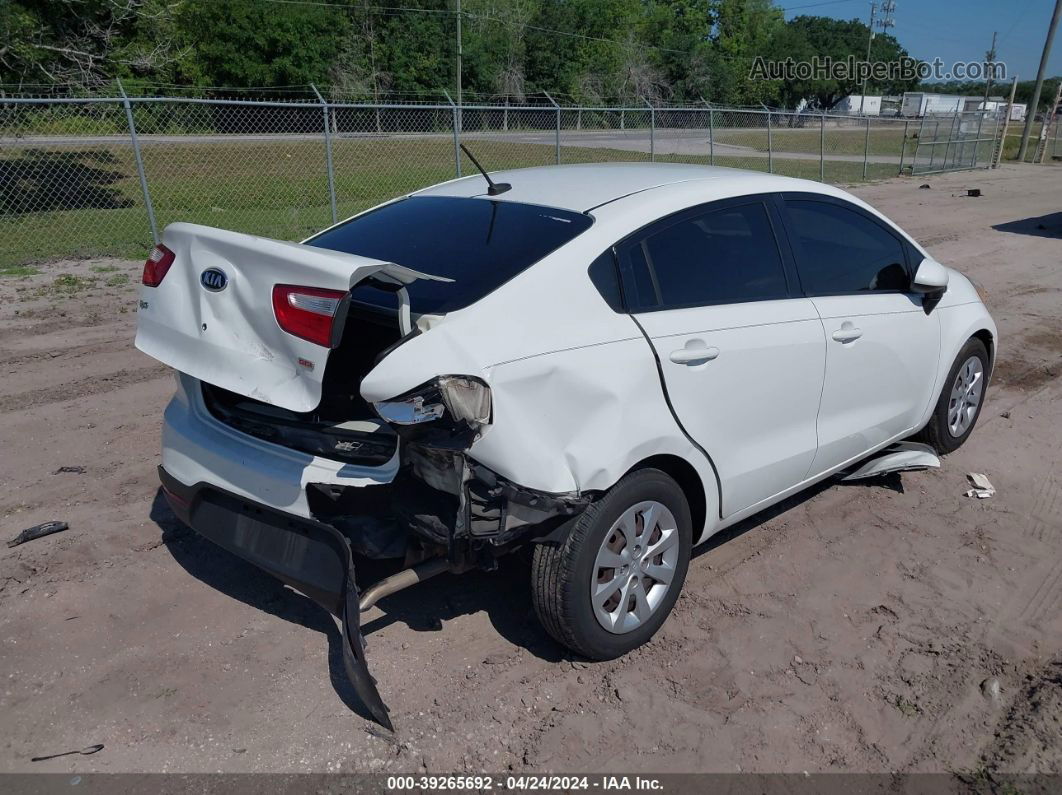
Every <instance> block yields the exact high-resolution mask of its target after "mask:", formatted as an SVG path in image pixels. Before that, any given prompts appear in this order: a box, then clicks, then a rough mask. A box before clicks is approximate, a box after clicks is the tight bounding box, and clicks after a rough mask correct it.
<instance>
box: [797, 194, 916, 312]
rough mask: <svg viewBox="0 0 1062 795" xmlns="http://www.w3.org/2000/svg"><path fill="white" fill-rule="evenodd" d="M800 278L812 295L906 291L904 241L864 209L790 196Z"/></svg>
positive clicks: (805, 290)
mask: <svg viewBox="0 0 1062 795" xmlns="http://www.w3.org/2000/svg"><path fill="white" fill-rule="evenodd" d="M785 206H786V210H787V213H788V215H789V226H790V234H791V235H792V237H793V238H794V239H793V241H792V242H793V248H794V253H795V254H796V259H797V268H798V270H799V271H800V282H801V284H802V285H803V287H804V292H806V293H807V294H808V295H836V294H839V293H858V292H875V291H877V292H883V291H884V292H892V291H897V290H899V291H906V290H908V289H909V288H910V279H909V278H908V275H907V267H906V265H905V259H904V246H903V243H902V242H901V241H900V240H899V239H898V238H897V237H896V236H894V235H893V234H892V233H890V232H889V231H888V230H886V229H885V228H884V227H882V226H881V225H880V224H877V223H875V222H874V221H872V220H870V219H869V218H867V217H866V216H864V215H863V214H862V213H859V212H856V211H855V210H849V209H847V208H846V207H842V206H840V205H837V204H831V203H828V202H820V201H814V200H804V199H786V202H785Z"/></svg>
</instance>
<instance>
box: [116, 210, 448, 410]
mask: <svg viewBox="0 0 1062 795" xmlns="http://www.w3.org/2000/svg"><path fill="white" fill-rule="evenodd" d="M162 242H163V244H164V245H165V246H166V247H167V248H169V249H170V250H171V251H172V252H173V253H174V255H175V259H174V261H173V264H172V266H171V267H170V269H169V271H168V272H167V273H166V276H165V277H164V278H163V280H162V282H161V283H160V284H159V285H158V286H157V287H147V286H143V287H141V288H140V303H139V311H138V317H137V332H136V342H135V344H136V347H137V348H139V349H140V350H141V351H143V352H144V353H146V354H147V355H148V356H151V357H153V358H155V359H158V360H159V361H160V362H162V363H163V364H167V365H169V366H170V367H173V368H174V369H176V370H180V371H181V372H184V373H187V374H188V375H190V376H192V377H194V378H198V379H199V380H201V381H206V382H207V383H209V384H214V385H216V386H219V387H222V388H223V389H227V390H229V391H230V392H236V393H238V394H240V395H244V396H245V397H249V398H252V399H254V400H259V401H262V402H265V403H271V404H273V405H275V406H280V407H282V408H286V409H289V410H291V411H300V412H305V411H310V410H312V409H314V408H315V407H316V406H317V405H318V403H320V401H321V384H322V381H323V379H324V372H325V365H326V363H327V361H328V355H329V353H330V350H331V349H330V348H327V347H324V346H321V345H318V344H316V343H313V342H310V341H308V340H304V339H300V338H299V337H295V336H293V335H292V334H289V333H288V332H286V331H284V330H283V329H282V328H281V327H280V326H279V325H278V323H277V320H276V318H275V316H274V311H273V305H272V292H273V287H274V285H277V284H297V285H303V286H306V287H316V288H323V289H326V290H342V291H347V290H350V289H351V288H353V287H354V286H355V285H357V284H358V283H359V282H362V281H364V280H366V279H369V278H373V279H375V280H376V281H377V282H381V283H384V284H386V285H388V286H390V287H391V288H392V289H394V290H395V291H396V292H397V293H398V302H399V317H400V322H402V324H403V325H404V326H405V328H404V329H403V330H404V331H407V330H408V324H409V320H408V318H409V302H408V297H407V295H406V292H405V286H406V285H408V284H410V283H412V282H414V281H416V280H417V279H431V280H435V281H451V280H450V279H445V278H442V277H438V276H431V275H429V274H425V273H420V272H418V271H414V270H411V269H409V268H405V267H403V266H401V265H397V264H395V263H393V262H385V261H383V260H376V259H369V258H366V257H360V256H357V255H355V254H344V253H341V252H337V251H329V250H327V249H322V248H316V247H314V246H306V245H302V244H300V243H289V242H285V241H280V240H271V239H270V238H265V237H256V236H254V235H246V234H242V233H240V232H230V231H227V230H224V229H216V228H214V227H210V226H200V225H198V224H186V223H176V224H171V225H170V226H168V227H166V230H165V231H164V232H163V240H162ZM219 274H220V275H219ZM342 321H343V318H341V317H340V318H338V319H337V322H342Z"/></svg>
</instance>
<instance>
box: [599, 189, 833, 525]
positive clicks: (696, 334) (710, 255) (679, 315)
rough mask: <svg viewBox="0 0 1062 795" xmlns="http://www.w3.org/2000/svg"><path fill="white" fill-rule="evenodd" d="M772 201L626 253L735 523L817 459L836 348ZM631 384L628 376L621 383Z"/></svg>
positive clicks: (715, 215)
mask: <svg viewBox="0 0 1062 795" xmlns="http://www.w3.org/2000/svg"><path fill="white" fill-rule="evenodd" d="M779 223H780V221H779V219H778V216H777V211H776V209H775V208H774V207H773V205H772V204H771V202H770V200H769V198H767V199H765V198H764V197H758V196H753V197H743V198H740V199H733V200H727V201H725V202H714V203H712V204H708V205H704V206H703V207H699V208H695V209H693V210H689V211H685V212H683V213H679V214H677V215H674V216H671V217H669V218H666V219H663V220H661V221H659V222H657V223H654V224H652V225H651V226H650V227H647V228H646V229H644V230H642V231H641V232H639V233H637V234H635V235H633V236H632V237H631V238H628V239H627V240H625V241H624V242H623V243H622V244H620V245H619V246H617V256H618V259H619V265H620V273H621V276H622V281H623V286H624V298H625V300H626V302H627V306H628V309H629V310H630V311H631V312H632V315H633V317H634V318H635V320H636V321H637V322H638V324H639V325H640V326H641V327H642V329H643V331H644V332H645V335H646V337H647V338H648V339H649V341H650V343H651V344H652V346H653V349H654V351H655V353H656V356H657V359H658V361H659V366H660V371H661V376H662V378H663V383H664V387H665V389H666V391H667V394H668V398H669V400H670V403H671V405H672V407H673V410H674V412H675V414H676V417H677V418H678V420H679V422H680V423H681V425H682V426H683V428H684V429H685V431H686V433H687V434H688V435H689V436H690V437H691V438H692V439H693V440H694V442H696V443H697V444H698V445H700V446H701V447H702V448H704V449H705V450H706V452H707V453H708V455H709V457H710V458H711V459H712V461H713V463H714V465H715V468H716V472H717V474H718V476H719V480H720V487H721V492H722V513H723V516H724V517H726V516H729V515H731V514H733V513H736V512H737V511H740V510H742V509H744V508H747V507H749V506H751V505H754V504H756V503H758V502H760V501H762V500H764V499H767V498H768V497H771V496H773V495H774V494H777V493H778V492H780V491H783V490H784V489H786V488H788V487H790V486H793V485H795V484H797V483H799V482H800V481H801V480H803V478H804V477H805V476H806V474H807V472H808V469H809V467H810V466H811V463H812V460H813V458H814V456H815V449H816V437H815V415H816V411H817V410H818V405H819V396H820V393H821V389H822V379H823V361H824V358H825V346H826V343H825V339H824V337H823V331H822V324H821V322H820V321H819V316H818V313H817V312H816V311H815V307H814V305H813V304H812V302H811V301H810V300H808V299H806V298H802V297H791V295H792V293H791V290H792V289H793V288H795V287H796V285H795V271H794V270H793V269H792V265H791V262H789V260H788V253H787V252H785V250H784V249H781V248H780V247H779V246H778V244H777V241H776V238H775V232H774V229H775V227H776V226H777V225H778V224H779ZM616 375H617V377H619V378H622V373H617V374H616Z"/></svg>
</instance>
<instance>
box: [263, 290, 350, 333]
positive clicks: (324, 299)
mask: <svg viewBox="0 0 1062 795" xmlns="http://www.w3.org/2000/svg"><path fill="white" fill-rule="evenodd" d="M346 296H347V294H346V293H345V292H343V291H342V290H322V289H320V288H319V287H299V286H298V285H294V284H278V285H275V286H274V287H273V314H275V315H276V316H277V323H278V324H280V327H281V328H282V329H284V331H286V332H288V334H293V335H295V336H296V337H299V338H301V339H304V340H309V341H310V342H315V343H317V344H318V345H323V346H324V347H326V348H331V347H333V339H332V332H333V323H334V322H335V318H336V312H337V311H339V305H340V304H341V303H342V301H343V299H344V298H346ZM335 342H336V343H338V342H339V340H335Z"/></svg>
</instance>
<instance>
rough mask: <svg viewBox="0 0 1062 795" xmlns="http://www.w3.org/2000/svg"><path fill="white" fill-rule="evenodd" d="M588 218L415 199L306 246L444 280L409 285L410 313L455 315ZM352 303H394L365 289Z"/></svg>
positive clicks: (480, 202)
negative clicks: (371, 260)
mask: <svg viewBox="0 0 1062 795" xmlns="http://www.w3.org/2000/svg"><path fill="white" fill-rule="evenodd" d="M592 223H593V221H592V220H591V218H590V217H589V216H587V215H583V214H582V213H575V212H571V211H569V210H557V209H554V208H551V207H539V206H537V205H533V204H519V203H516V202H506V201H490V200H487V199H479V198H457V197H447V196H414V197H413V198H410V199H403V200H401V201H397V202H394V203H393V204H388V205H386V206H384V207H381V208H380V209H378V210H373V211H372V212H369V213H366V214H365V215H362V216H359V217H357V218H354V219H352V220H350V221H347V222H346V223H345V224H341V225H340V226H337V227H335V228H334V229H329V230H328V231H326V232H322V233H321V234H319V235H317V237H315V238H313V239H312V240H309V241H307V243H308V244H309V245H311V246H319V247H320V248H329V249H333V250H335V251H344V252H347V253H348V254H359V255H360V256H363V257H371V258H373V259H379V260H385V261H387V262H395V263H398V264H399V265H405V266H406V267H407V268H412V269H413V270H418V271H421V272H423V273H430V274H432V275H433V276H445V277H447V278H450V279H453V280H454V281H453V283H452V284H450V283H446V282H434V281H427V280H423V279H422V280H420V281H417V282H414V283H413V284H411V285H410V286H409V300H410V305H411V307H412V309H413V311H414V312H417V313H444V312H451V311H453V310H455V309H461V308H462V307H466V306H468V305H469V304H472V303H474V302H476V301H478V300H479V299H480V298H482V297H483V296H485V295H487V294H488V293H490V292H492V291H494V290H496V289H497V288H498V287H499V286H501V285H502V284H504V283H505V282H507V281H509V279H511V278H513V277H514V276H516V275H517V274H518V273H520V272H521V271H523V270H525V269H527V268H528V267H530V266H531V265H533V264H534V263H535V262H538V260H540V259H542V258H543V257H544V256H546V255H547V254H549V253H550V252H551V251H554V250H556V249H557V248H559V247H560V246H562V245H564V244H565V243H567V242H568V241H569V240H571V239H572V238H574V237H575V236H577V235H578V234H580V233H581V232H583V231H584V230H586V229H587V228H588V227H589V226H590V225H591V224H592ZM354 297H355V299H356V300H358V301H361V302H364V303H368V304H374V305H377V306H381V307H388V308H392V307H394V306H395V298H394V296H393V295H389V294H388V293H385V292H383V291H380V290H376V289H374V288H371V287H359V288H358V289H357V290H355V293H354Z"/></svg>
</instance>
